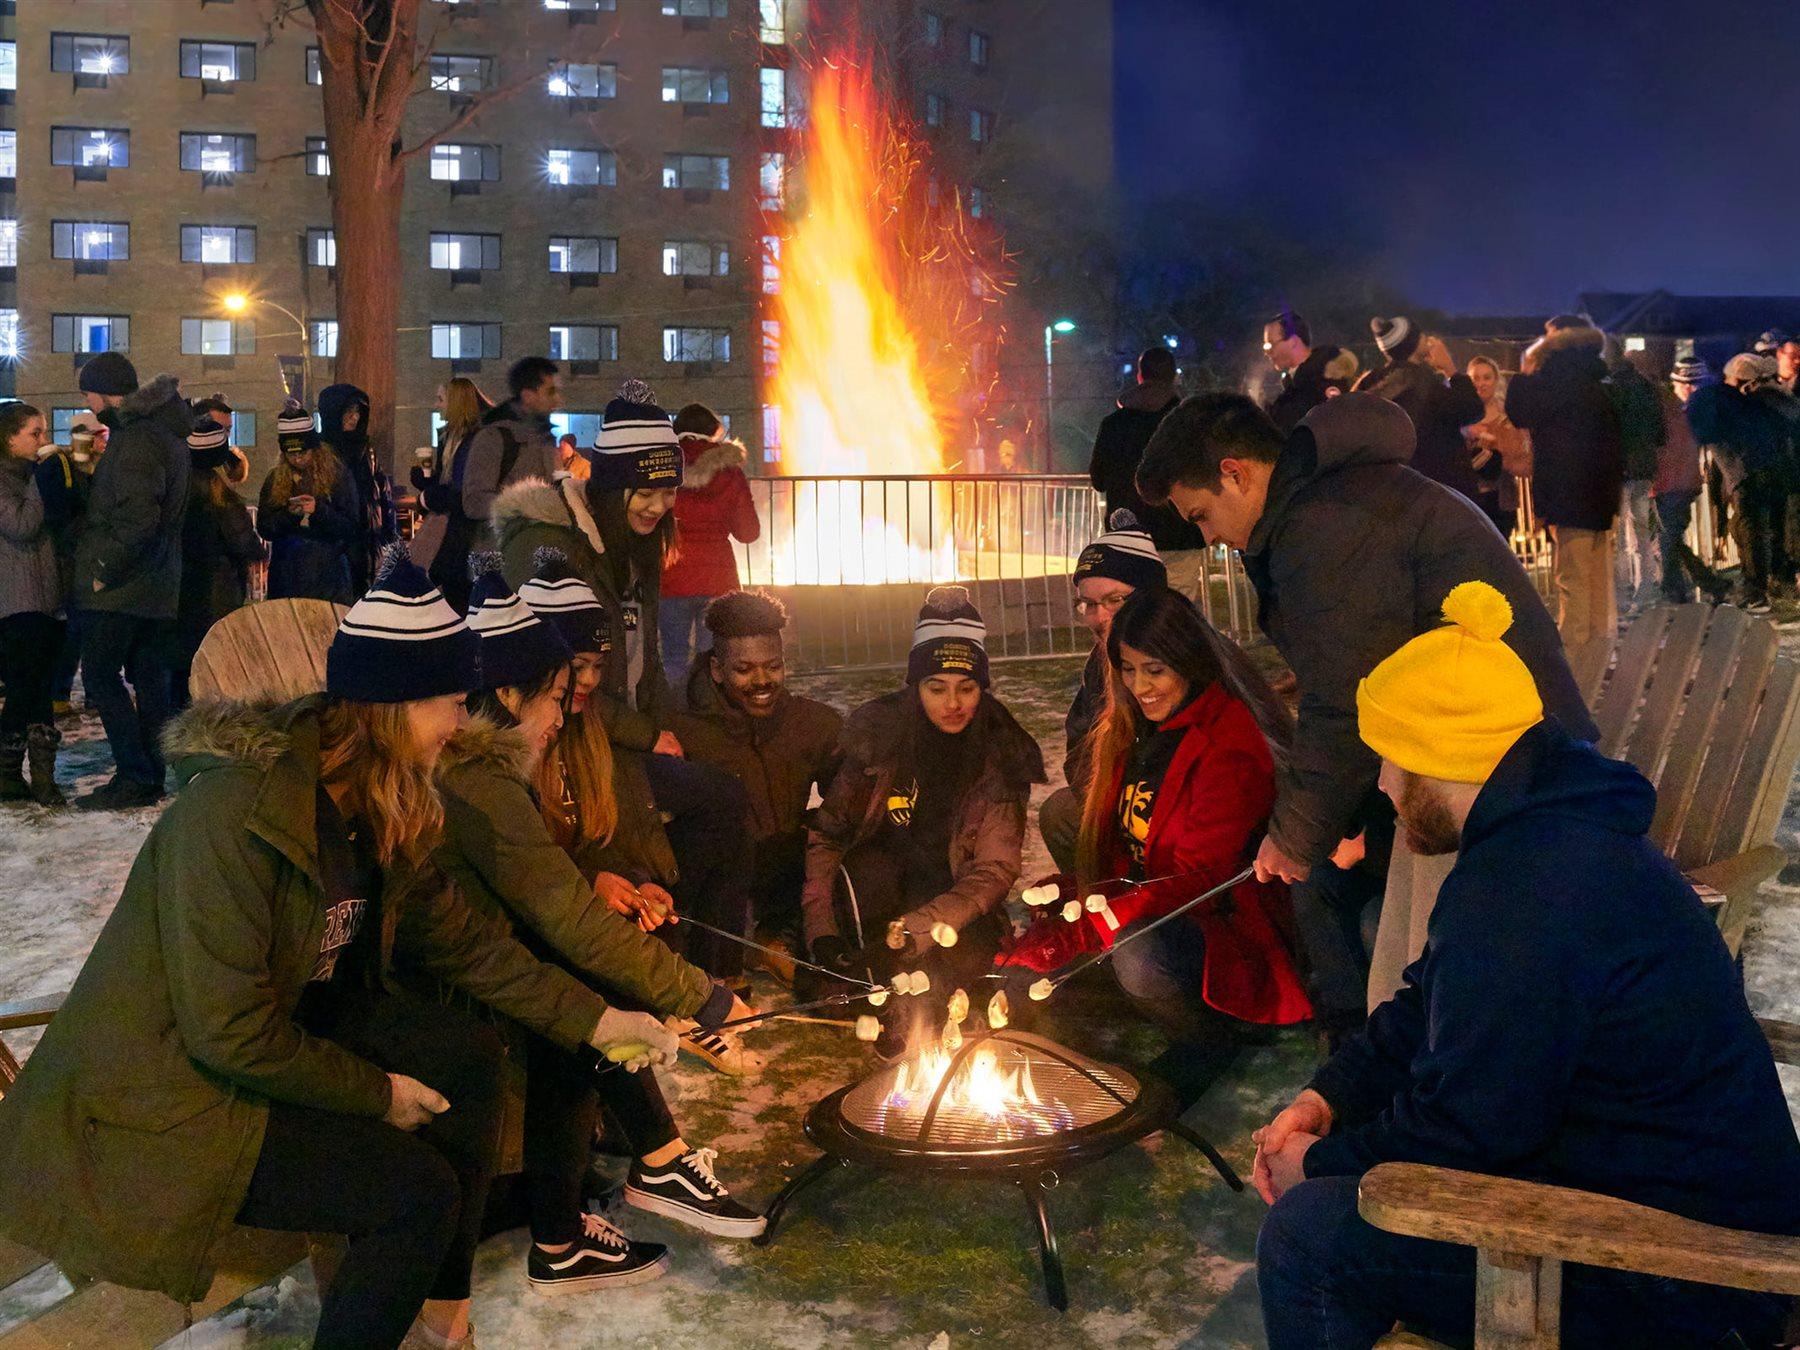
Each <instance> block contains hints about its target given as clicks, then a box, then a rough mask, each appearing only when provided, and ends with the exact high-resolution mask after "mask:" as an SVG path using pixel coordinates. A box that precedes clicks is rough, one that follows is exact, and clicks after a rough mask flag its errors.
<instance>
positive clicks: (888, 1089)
mask: <svg viewBox="0 0 1800 1350" xmlns="http://www.w3.org/2000/svg"><path fill="white" fill-rule="evenodd" d="M1138 1091H1139V1089H1138V1082H1137V1079H1135V1078H1133V1077H1132V1076H1131V1075H1130V1074H1128V1073H1126V1072H1125V1071H1124V1070H1122V1069H1115V1068H1112V1067H1110V1066H1108V1065H1105V1064H1101V1063H1099V1062H1097V1061H1095V1060H1091V1059H1089V1058H1088V1057H1087V1056H1085V1055H1082V1054H1078V1053H1077V1052H1075V1051H1073V1050H1067V1049H1064V1048H1063V1047H1061V1046H1059V1045H1056V1044H1055V1043H1054V1042H1051V1041H1048V1040H1045V1039H1044V1038H1043V1037H1042V1036H1034V1035H1031V1034H1030V1033H1029V1032H1023V1031H1011V1030H1007V1031H1001V1032H996V1033H994V1034H992V1035H990V1036H987V1037H984V1038H981V1039H979V1040H972V1041H969V1042H967V1043H965V1044H964V1045H963V1046H962V1048H961V1049H959V1050H958V1051H957V1052H956V1053H955V1054H954V1055H950V1054H945V1053H942V1052H936V1053H931V1052H927V1053H925V1054H921V1055H915V1056H912V1057H910V1058H908V1059H904V1060H901V1061H900V1062H899V1063H897V1064H894V1065H893V1066H891V1067H890V1068H887V1069H884V1070H882V1071H881V1072H880V1073H877V1074H874V1075H872V1076H871V1077H869V1078H866V1079H864V1080H863V1081H862V1082H860V1083H858V1084H857V1085H856V1086H855V1087H853V1088H851V1089H850V1091H849V1092H847V1093H846V1094H845V1095H844V1100H843V1104H842V1106H841V1107H840V1108H839V1109H840V1111H841V1112H842V1115H843V1119H844V1124H845V1125H847V1126H848V1127H849V1128H851V1129H853V1130H860V1131H862V1132H864V1133H866V1134H870V1135H878V1136H882V1137H884V1138H890V1139H896V1140H904V1141H905V1142H906V1143H908V1144H909V1145H912V1146H914V1147H918V1148H940V1149H969V1148H987V1147H989V1146H991V1145H994V1144H998V1143H1014V1142H1020V1141H1024V1140H1037V1139H1047V1138H1050V1137H1052V1136H1055V1135H1058V1134H1061V1133H1064V1132H1065V1131H1068V1130H1076V1129H1084V1128H1086V1127H1088V1126H1092V1125H1099V1124H1102V1123H1104V1122H1105V1121H1108V1120H1110V1119H1112V1118H1113V1117H1114V1116H1117V1115H1118V1114H1119V1113H1120V1112H1121V1111H1123V1110H1124V1109H1125V1108H1127V1107H1129V1106H1131V1105H1132V1103H1134V1102H1135V1101H1137V1099H1138Z"/></svg>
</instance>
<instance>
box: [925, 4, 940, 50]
mask: <svg viewBox="0 0 1800 1350" xmlns="http://www.w3.org/2000/svg"><path fill="white" fill-rule="evenodd" d="M924 17H925V45H926V46H927V47H939V46H942V45H943V42H944V16H943V15H941V14H933V13H932V12H931V11H930V10H926V11H925V16H924Z"/></svg>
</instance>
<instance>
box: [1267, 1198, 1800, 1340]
mask: <svg viewBox="0 0 1800 1350" xmlns="http://www.w3.org/2000/svg"><path fill="white" fill-rule="evenodd" d="M1358 1181H1359V1178H1357V1177H1319V1178H1315V1179H1314V1180H1312V1181H1307V1182H1302V1183H1301V1184H1300V1185H1298V1186H1296V1187H1294V1189H1293V1190H1291V1191H1289V1192H1288V1193H1287V1194H1286V1195H1284V1196H1282V1197H1281V1199H1280V1200H1278V1201H1277V1202H1276V1203H1275V1206H1274V1208H1273V1209H1271V1210H1270V1211H1269V1216H1268V1218H1267V1219H1265V1220H1264V1221H1263V1228H1262V1233H1261V1235H1260V1236H1259V1237H1258V1238H1257V1240H1256V1280H1257V1286H1258V1288H1259V1290H1260V1291H1261V1294H1262V1306H1263V1327H1264V1330H1266V1331H1267V1333H1268V1337H1269V1350H1366V1347H1369V1346H1372V1345H1374V1344H1375V1343H1376V1342H1377V1341H1379V1340H1380V1339H1381V1338H1382V1337H1383V1336H1385V1335H1386V1334H1387V1333H1388V1332H1389V1331H1391V1330H1392V1329H1393V1326H1394V1323H1395V1322H1396V1321H1401V1322H1404V1323H1405V1324H1406V1326H1407V1328H1408V1329H1409V1330H1411V1331H1415V1332H1418V1333H1420V1334H1422V1335H1425V1336H1429V1337H1431V1338H1432V1339H1434V1340H1441V1341H1444V1342H1445V1343H1446V1344H1450V1345H1467V1344H1468V1343H1469V1340H1470V1337H1471V1336H1472V1335H1473V1330H1474V1325H1475V1252H1474V1249H1473V1248H1471V1247H1459V1246H1455V1245H1453V1244H1451V1243H1448V1242H1428V1241H1426V1240H1425V1239H1424V1238H1413V1237H1401V1236H1399V1235H1398V1234H1395V1233H1387V1232H1383V1231H1382V1230H1381V1229H1379V1228H1376V1227H1375V1226H1374V1225H1373V1224H1370V1223H1367V1222H1366V1221H1364V1220H1363V1219H1362V1218H1361V1217H1360V1216H1359V1215H1358V1214H1357V1212H1356V1188H1357V1183H1358ZM1787 1303H1788V1300H1786V1299H1785V1298H1780V1297H1777V1296H1774V1295H1770V1294H1750V1293H1743V1292H1740V1291H1737V1290H1730V1289H1716V1288H1713V1287H1712V1286H1710V1285H1699V1284H1688V1283H1686V1282H1683V1281H1679V1280H1664V1279H1658V1278H1655V1277H1652V1276H1648V1275H1634V1274H1629V1273H1627V1272H1624V1271H1610V1270H1609V1271H1602V1270H1595V1269H1594V1268H1593V1267H1591V1266H1565V1267H1564V1268H1563V1317H1562V1336H1563V1345H1565V1346H1566V1347H1568V1348H1569V1350H1580V1347H1584V1346H1585V1347H1615V1346H1627V1345H1633V1346H1636V1345H1641V1346H1657V1347H1669V1348H1670V1350H1673V1347H1677V1346H1695V1347H1711V1346H1715V1345H1717V1344H1718V1343H1719V1342H1720V1341H1722V1340H1723V1339H1724V1337H1725V1336H1726V1335H1727V1333H1728V1332H1730V1331H1731V1330H1732V1329H1733V1328H1735V1329H1736V1330H1738V1331H1739V1332H1741V1333H1742V1334H1743V1335H1744V1339H1745V1341H1746V1342H1748V1343H1749V1344H1750V1345H1753V1346H1754V1345H1767V1344H1771V1343H1772V1342H1773V1341H1774V1339H1775V1338H1776V1336H1777V1335H1778V1334H1779V1332H1780V1329H1781V1325H1782V1320H1783V1318H1784V1317H1785V1315H1786V1309H1787Z"/></svg>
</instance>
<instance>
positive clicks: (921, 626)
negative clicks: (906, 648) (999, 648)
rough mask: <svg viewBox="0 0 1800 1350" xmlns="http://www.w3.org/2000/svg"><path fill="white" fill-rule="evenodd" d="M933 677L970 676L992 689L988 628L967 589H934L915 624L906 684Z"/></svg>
mask: <svg viewBox="0 0 1800 1350" xmlns="http://www.w3.org/2000/svg"><path fill="white" fill-rule="evenodd" d="M933 675H967V676H968V677H969V678H970V679H972V680H974V681H975V683H977V684H979V685H980V686H981V687H982V688H983V689H986V688H987V687H988V656H987V625H986V624H984V623H983V622H982V621H981V611H980V610H978V609H976V608H975V606H974V604H973V603H972V602H971V601H970V599H969V592H968V590H967V588H966V587H962V586H934V587H932V588H931V591H930V592H929V593H928V594H927V595H926V597H925V604H924V607H923V608H921V609H920V610H919V621H918V622H917V623H916V624H914V625H913V642H912V651H911V652H910V653H909V654H908V655H907V658H906V682H907V683H908V684H919V683H921V682H922V681H925V680H928V679H930V678H931V677H932V676H933Z"/></svg>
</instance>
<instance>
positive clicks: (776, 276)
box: [762, 234, 781, 295]
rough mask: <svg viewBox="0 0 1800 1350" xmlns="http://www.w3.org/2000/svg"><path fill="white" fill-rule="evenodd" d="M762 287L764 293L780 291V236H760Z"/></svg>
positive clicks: (769, 293)
mask: <svg viewBox="0 0 1800 1350" xmlns="http://www.w3.org/2000/svg"><path fill="white" fill-rule="evenodd" d="M762 288H763V294H764V295H779V294H780V293H781V236H780V235H778V234H765V235H764V236H763V237H762Z"/></svg>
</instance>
